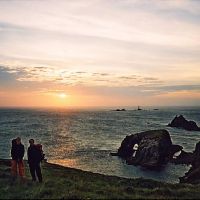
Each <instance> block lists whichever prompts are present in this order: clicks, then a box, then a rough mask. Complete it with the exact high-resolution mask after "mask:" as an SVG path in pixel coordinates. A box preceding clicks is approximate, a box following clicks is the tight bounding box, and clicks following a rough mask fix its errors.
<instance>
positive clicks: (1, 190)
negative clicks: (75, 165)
mask: <svg viewBox="0 0 200 200" xmlns="http://www.w3.org/2000/svg"><path fill="white" fill-rule="evenodd" d="M42 169H43V175H44V182H43V183H32V182H31V178H30V175H29V173H28V171H27V172H26V179H25V182H24V183H21V182H20V181H19V180H17V181H15V182H12V181H11V176H10V161H9V160H1V159H0V199H2V198H3V199H5V198H6V199H9V198H12V199H20V198H26V199H27V198H33V199H39V198H44V199H50V198H53V199H55V198H60V199H61V198H62V199H137V198H140V199H141V198H142V199H147V198H151V199H163V198H166V199H169V198H173V199H174V198H178V199H181V198H185V199H189V198H190V199H194V198H196V199H198V198H199V197H200V185H196V186H193V185H186V184H167V183H160V182H157V181H153V180H145V179H125V178H119V177H114V176H105V175H100V174H95V173H90V172H84V171H81V170H76V169H71V168H66V167H62V166H59V165H54V164H49V163H43V164H42ZM26 170H27V165H26Z"/></svg>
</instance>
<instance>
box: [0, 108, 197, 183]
mask: <svg viewBox="0 0 200 200" xmlns="http://www.w3.org/2000/svg"><path fill="white" fill-rule="evenodd" d="M180 114H182V115H184V117H186V119H188V120H194V121H195V122H196V123H197V124H198V125H200V107H159V108H156V109H155V108H152V107H146V108H142V110H137V109H136V108H134V107H133V108H126V111H115V110H114V109H111V108H95V109H94V108H93V109H89V108H88V109H61V108H48V109H47V108H34V109H33V108H32V109H27V108H0V158H10V148H11V140H12V139H13V138H16V137H18V136H19V137H21V139H22V143H23V144H24V145H25V149H26V153H27V148H28V140H29V139H31V138H33V139H34V140H35V142H36V143H40V144H42V145H43V150H44V153H45V157H46V158H47V160H48V162H50V163H56V164H59V165H62V166H67V167H72V168H77V169H81V170H84V171H91V172H95V173H100V174H105V175H112V176H120V177H126V178H139V177H143V178H147V179H154V180H158V181H163V182H169V183H178V182H179V177H181V176H183V175H184V174H185V173H186V172H187V171H188V170H189V168H190V166H188V165H174V164H167V165H166V166H165V167H164V168H163V169H162V170H160V171H151V170H147V169H143V168H141V167H135V166H132V165H127V164H126V162H125V161H124V160H123V159H121V158H119V157H116V156H111V155H110V153H111V152H116V151H117V149H118V148H119V147H120V145H121V142H122V140H123V139H124V138H125V137H126V136H127V135H130V134H134V133H138V132H142V131H147V130H155V129H166V130H168V131H169V133H170V135H171V138H172V141H173V144H179V145H182V146H183V147H184V150H185V151H193V150H194V148H195V145H196V143H197V142H199V141H200V132H195V131H186V130H183V129H177V128H171V127H167V126H166V125H167V124H168V123H169V122H171V120H172V119H173V118H174V117H175V116H176V115H180ZM26 153H25V159H27V155H26Z"/></svg>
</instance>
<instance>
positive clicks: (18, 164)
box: [11, 137, 24, 180]
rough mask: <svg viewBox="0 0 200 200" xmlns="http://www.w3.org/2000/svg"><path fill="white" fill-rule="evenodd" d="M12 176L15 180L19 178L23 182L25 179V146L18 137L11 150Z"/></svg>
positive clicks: (13, 141)
mask: <svg viewBox="0 0 200 200" xmlns="http://www.w3.org/2000/svg"><path fill="white" fill-rule="evenodd" d="M11 157H12V160H11V174H12V176H13V179H15V178H16V177H17V175H18V174H19V176H20V177H21V179H22V180H23V178H24V162H23V157H24V145H23V144H22V143H21V138H20V137H17V138H16V139H13V140H12V148H11Z"/></svg>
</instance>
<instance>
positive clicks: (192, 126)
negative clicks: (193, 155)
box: [168, 115, 200, 131]
mask: <svg viewBox="0 0 200 200" xmlns="http://www.w3.org/2000/svg"><path fill="white" fill-rule="evenodd" d="M168 126H170V127H176V128H182V129H185V130H187V131H200V127H198V126H197V124H196V123H195V122H194V121H188V120H186V119H185V118H184V117H183V115H180V116H176V117H175V118H174V119H173V120H172V121H171V123H169V124H168Z"/></svg>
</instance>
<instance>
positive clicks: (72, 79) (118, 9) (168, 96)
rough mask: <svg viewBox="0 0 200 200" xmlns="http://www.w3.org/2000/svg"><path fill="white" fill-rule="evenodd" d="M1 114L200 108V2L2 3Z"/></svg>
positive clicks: (80, 0)
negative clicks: (34, 109) (33, 110)
mask: <svg viewBox="0 0 200 200" xmlns="http://www.w3.org/2000/svg"><path fill="white" fill-rule="evenodd" d="M0 10H1V15H0V43H1V45H0V107H63V108H71V107H75V108H76V107H82V108H85V107H126V106H129V107H134V106H135V107H137V106H138V105H140V106H144V107H145V106H153V107H158V106H200V67H199V66H200V40H199V35H200V1H196V0H166V1H162V0H118V1H114V0H110V1H106V0H74V1H62V0H61V1H55V0H49V1H21V0H13V1H0Z"/></svg>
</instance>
